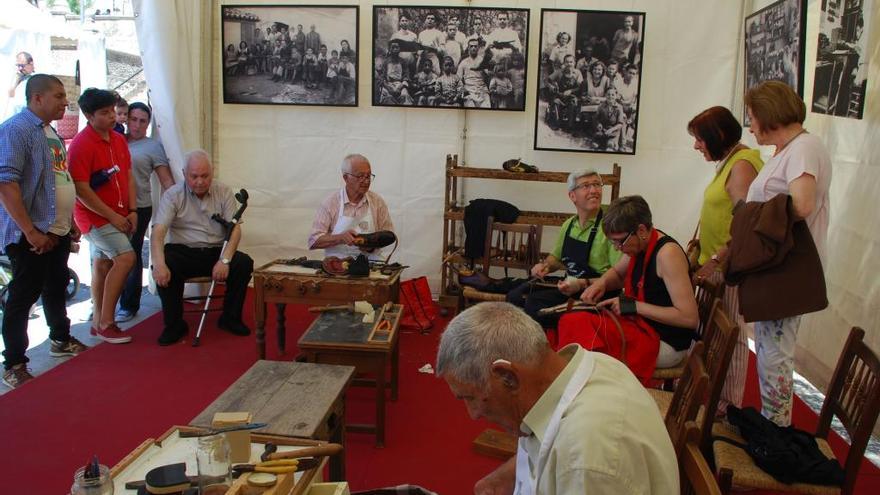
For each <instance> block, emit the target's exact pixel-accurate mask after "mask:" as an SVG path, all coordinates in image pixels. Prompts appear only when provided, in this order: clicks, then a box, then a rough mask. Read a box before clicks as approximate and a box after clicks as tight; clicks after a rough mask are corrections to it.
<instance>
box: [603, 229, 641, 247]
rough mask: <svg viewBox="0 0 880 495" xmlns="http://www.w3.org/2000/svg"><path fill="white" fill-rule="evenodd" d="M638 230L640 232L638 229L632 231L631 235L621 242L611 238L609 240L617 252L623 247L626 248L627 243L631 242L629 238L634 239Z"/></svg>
mask: <svg viewBox="0 0 880 495" xmlns="http://www.w3.org/2000/svg"><path fill="white" fill-rule="evenodd" d="M637 230H638V229H636V230H631V231H630V233H629V234H627V235H626V237H624V238H623V240H621V241H619V240H617V239H611V238H608V242H610V243H611V245H612V246H614V248H615V249H617V250H620V249H623V246H624V245H625V244H626V243H627V242H629V238H630V237H632V236H633V234H635V233H636V231H637Z"/></svg>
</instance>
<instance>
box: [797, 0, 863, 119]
mask: <svg viewBox="0 0 880 495" xmlns="http://www.w3.org/2000/svg"><path fill="white" fill-rule="evenodd" d="M875 1H876V0H875ZM866 7H869V6H868V5H867V2H865V1H863V0H847V1H842V0H838V1H834V0H832V1H831V2H829V1H828V0H822V16H821V18H820V21H819V42H818V49H817V50H816V68H815V72H814V73H813V100H812V102H811V103H812V105H811V110H812V111H813V112H814V113H819V114H825V115H833V116H837V117H846V118H850V119H861V118H862V117H864V113H865V99H866V97H867V96H868V92H867V88H868V75H869V74H870V73H871V71H870V70H869V65H870V63H871V54H870V51H871V46H870V44H869V43H868V41H869V40H870V38H871V36H870V35H871V33H870V30H871V21H872V19H871V16H870V15H867V16H866V15H865V12H866V10H867V9H866ZM869 13H870V12H869Z"/></svg>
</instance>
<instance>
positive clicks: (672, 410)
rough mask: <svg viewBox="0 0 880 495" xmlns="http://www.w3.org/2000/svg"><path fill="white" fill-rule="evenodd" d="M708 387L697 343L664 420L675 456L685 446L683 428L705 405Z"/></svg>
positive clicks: (701, 345)
mask: <svg viewBox="0 0 880 495" xmlns="http://www.w3.org/2000/svg"><path fill="white" fill-rule="evenodd" d="M708 387H709V375H708V374H706V367H705V365H704V364H703V343H702V342H697V344H696V345H695V346H694V351H693V352H691V355H690V356H688V358H687V365H686V366H685V369H684V374H683V375H682V376H681V382H680V383H679V384H678V387H676V388H675V392H674V393H673V394H672V400H671V401H670V403H669V409H668V410H667V411H666V415H665V418H664V423H666V431H668V432H669V438H670V439H671V440H672V447H673V448H674V449H675V453H676V455H679V456H680V455H681V450H682V449H683V448H684V444H685V426H686V424H687V422H688V421H694V420H695V419H696V418H697V412H698V411H699V409H700V406H702V405H703V404H704V403H705V400H706V392H707V389H708Z"/></svg>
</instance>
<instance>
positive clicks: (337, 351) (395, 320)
mask: <svg viewBox="0 0 880 495" xmlns="http://www.w3.org/2000/svg"><path fill="white" fill-rule="evenodd" d="M402 312H403V306H402V305H400V304H394V305H391V308H390V309H388V310H385V311H384V313H383V314H382V315H381V317H380V316H377V318H376V323H375V324H370V323H362V322H361V320H362V318H363V315H361V314H359V313H352V312H349V311H334V312H327V313H323V314H321V316H320V317H318V319H316V320H315V321H314V322H312V324H311V326H309V328H308V330H306V332H305V333H304V334H303V336H302V337H300V339H299V342H298V345H299V348H300V350H301V351H302V352H303V353H304V354H305V357H306V359H307V360H308V361H310V362H314V363H327V364H346V365H350V366H354V367H355V368H356V369H357V372H358V373H359V374H360V373H369V374H371V375H374V376H375V379H355V380H354V384H355V385H361V386H370V387H376V423H375V424H371V425H370V424H353V425H348V426H347V427H346V429H347V430H348V431H355V432H364V433H375V434H376V446H377V447H384V446H385V388H386V387H388V386H389V385H390V387H391V400H397V378H398V363H399V361H400V349H399V347H398V345H397V343H398V333H399V332H398V328H399V326H400V315H401V313H402ZM376 314H377V315H379V312H378V311H377V313H376ZM383 319H384V320H387V321H388V323H389V325H390V328H388V331H387V332H376V331H374V328H375V326H376V325H377V324H378V323H379V322H381V321H382V320H383ZM389 364H390V366H391V380H390V383H389V382H388V380H387V379H386V376H387V375H386V369H387V368H388V366H389Z"/></svg>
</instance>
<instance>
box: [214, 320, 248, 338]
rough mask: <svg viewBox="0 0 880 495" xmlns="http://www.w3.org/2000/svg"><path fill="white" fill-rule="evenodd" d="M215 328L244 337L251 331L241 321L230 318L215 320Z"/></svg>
mask: <svg viewBox="0 0 880 495" xmlns="http://www.w3.org/2000/svg"><path fill="white" fill-rule="evenodd" d="M217 326H218V327H220V328H221V329H223V330H226V331H227V332H229V333H231V334H233V335H239V336H245V335H250V334H251V329H250V328H248V327H247V325H245V324H244V323H242V321H241V320H237V319H236V320H233V319H230V318H224V317H222V316H221V317H220V319H219V320H217Z"/></svg>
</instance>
